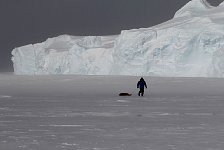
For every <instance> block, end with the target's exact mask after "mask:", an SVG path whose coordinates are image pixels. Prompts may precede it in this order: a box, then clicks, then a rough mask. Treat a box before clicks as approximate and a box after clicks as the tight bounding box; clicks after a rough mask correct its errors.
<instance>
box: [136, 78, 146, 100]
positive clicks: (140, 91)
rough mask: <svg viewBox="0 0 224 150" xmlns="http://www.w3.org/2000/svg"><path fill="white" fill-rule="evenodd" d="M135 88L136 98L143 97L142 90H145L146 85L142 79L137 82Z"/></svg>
mask: <svg viewBox="0 0 224 150" xmlns="http://www.w3.org/2000/svg"><path fill="white" fill-rule="evenodd" d="M137 88H139V92H138V96H140V95H141V96H143V95H144V88H147V84H146V82H145V80H144V79H143V78H141V79H140V81H138V84H137Z"/></svg>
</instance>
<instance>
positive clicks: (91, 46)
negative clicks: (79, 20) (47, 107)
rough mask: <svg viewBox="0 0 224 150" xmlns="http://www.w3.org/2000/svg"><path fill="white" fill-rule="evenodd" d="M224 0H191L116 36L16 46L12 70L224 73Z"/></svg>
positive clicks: (57, 39)
mask: <svg viewBox="0 0 224 150" xmlns="http://www.w3.org/2000/svg"><path fill="white" fill-rule="evenodd" d="M223 6H224V2H223V3H221V4H220V5H219V6H217V7H213V6H211V5H210V4H209V3H208V2H207V1H206V0H192V1H190V2H189V3H187V4H186V5H185V6H184V7H182V8H181V9H180V10H178V11H177V12H176V14H175V15H174V18H173V19H171V20H169V21H167V22H164V23H162V24H159V25H157V26H153V27H150V28H141V29H133V30H125V31H122V32H121V34H120V35H116V36H87V37H79V36H69V35H62V36H59V37H55V38H50V39H48V40H46V41H45V42H43V43H39V44H33V45H27V46H23V47H18V48H15V49H14V50H13V51H12V55H13V57H12V61H13V64H14V72H15V74H27V75H34V74H36V75H38V74H83V75H152V76H173V77H177V76H181V77H224V9H223Z"/></svg>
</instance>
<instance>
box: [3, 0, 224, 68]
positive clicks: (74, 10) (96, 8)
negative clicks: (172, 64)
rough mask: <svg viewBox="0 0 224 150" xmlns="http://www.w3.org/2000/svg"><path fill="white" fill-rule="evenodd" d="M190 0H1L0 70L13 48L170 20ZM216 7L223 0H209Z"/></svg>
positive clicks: (107, 32)
mask: <svg viewBox="0 0 224 150" xmlns="http://www.w3.org/2000/svg"><path fill="white" fill-rule="evenodd" d="M188 1H190V0H0V71H13V67H12V62H11V51H12V49H13V48H15V47H20V46H23V45H27V44H34V43H38V42H43V41H45V40H46V39H47V38H48V37H55V36H58V35H61V34H70V35H111V34H119V33H120V31H121V30H124V29H133V28H141V27H150V26H153V25H156V24H159V23H162V22H164V21H167V20H169V19H171V18H172V17H173V15H174V13H175V12H176V11H177V10H178V9H180V8H181V7H182V6H183V5H185V4H186V3H187V2H188ZM208 1H209V2H210V3H211V4H212V5H214V6H217V5H218V4H220V3H221V2H222V1H223V0H208Z"/></svg>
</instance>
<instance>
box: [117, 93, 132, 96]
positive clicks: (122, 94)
mask: <svg viewBox="0 0 224 150" xmlns="http://www.w3.org/2000/svg"><path fill="white" fill-rule="evenodd" d="M131 95H132V94H130V93H120V94H119V96H131Z"/></svg>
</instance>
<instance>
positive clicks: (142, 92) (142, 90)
mask: <svg viewBox="0 0 224 150" xmlns="http://www.w3.org/2000/svg"><path fill="white" fill-rule="evenodd" d="M143 95H144V88H141V96H143Z"/></svg>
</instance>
